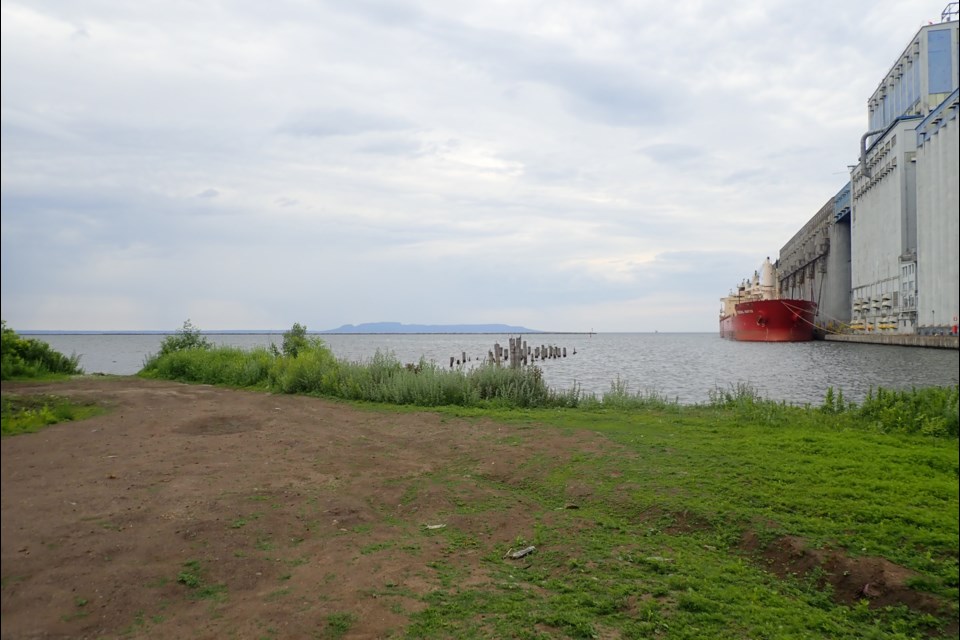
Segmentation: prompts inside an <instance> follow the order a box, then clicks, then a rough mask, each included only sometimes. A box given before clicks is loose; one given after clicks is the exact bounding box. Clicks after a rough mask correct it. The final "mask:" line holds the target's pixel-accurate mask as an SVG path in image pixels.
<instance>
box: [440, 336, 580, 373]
mask: <svg viewBox="0 0 960 640" xmlns="http://www.w3.org/2000/svg"><path fill="white" fill-rule="evenodd" d="M573 353H574V354H576V353H577V350H576V349H574V350H573ZM566 357H567V348H566V347H557V346H554V345H548V344H542V345H540V346H538V347H534V346H530V345H528V344H527V341H526V340H523V339H522V338H510V343H509V345H508V346H507V348H504V347H503V346H501V345H500V343H499V342H496V343H494V345H493V349H491V350H490V351H487V362H491V363H494V364H496V365H497V366H500V365H502V364H509V365H510V366H511V367H519V366H522V365H525V364H530V363H531V362H536V361H537V360H553V359H556V358H566ZM466 362H467V352H466V351H463V352H461V353H460V359H459V360H458V359H457V357H456V356H450V367H453V365H454V364H457V365H460V364H465V363H466Z"/></svg>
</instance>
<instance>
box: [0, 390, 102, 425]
mask: <svg viewBox="0 0 960 640" xmlns="http://www.w3.org/2000/svg"><path fill="white" fill-rule="evenodd" d="M103 411H104V410H103V408H101V407H98V406H96V405H93V404H80V403H76V402H73V401H71V400H69V399H67V398H61V397H58V396H50V395H16V394H11V393H4V394H3V398H2V399H0V431H2V433H3V435H4V436H13V435H19V434H22V433H34V432H36V431H39V430H41V429H43V428H45V427H48V426H50V425H52V424H57V423H59V422H72V421H77V420H86V419H87V418H92V417H93V416H96V415H99V414H101V413H103Z"/></svg>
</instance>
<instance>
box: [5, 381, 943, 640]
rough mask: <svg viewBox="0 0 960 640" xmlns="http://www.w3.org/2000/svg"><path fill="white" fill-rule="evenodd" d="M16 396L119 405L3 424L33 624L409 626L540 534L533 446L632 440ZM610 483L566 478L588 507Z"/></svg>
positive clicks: (23, 615)
mask: <svg viewBox="0 0 960 640" xmlns="http://www.w3.org/2000/svg"><path fill="white" fill-rule="evenodd" d="M2 391H3V393H4V394H7V393H18V394H32V393H36V394H54V395H58V396H66V397H69V398H72V399H74V400H75V401H78V402H95V403H98V404H100V405H103V406H105V407H106V408H107V409H108V411H107V412H106V413H105V414H104V415H101V416H98V417H95V418H92V419H89V420H85V421H81V422H75V423H65V424H59V425H54V426H51V427H49V428H47V429H44V430H42V431H40V432H38V433H34V434H28V435H21V436H15V437H7V438H3V440H2V521H0V528H2V565H3V570H2V574H3V588H2V592H0V593H2V598H0V604H2V638H4V639H11V640H13V639H22V638H103V637H108V638H109V637H123V638H181V637H190V638H321V639H322V638H339V637H350V638H383V637H391V636H397V635H400V634H402V632H403V630H404V629H405V628H407V627H408V625H409V624H410V622H411V615H412V614H414V613H416V612H417V611H420V610H422V609H423V608H424V607H425V606H426V605H425V604H424V601H423V596H424V595H427V594H429V593H430V592H432V591H434V590H436V589H438V588H448V587H449V586H450V584H449V583H450V581H451V580H456V582H457V585H459V586H479V585H483V584H488V583H489V582H490V580H491V577H490V576H488V575H487V574H486V572H485V566H489V565H485V564H484V563H483V562H481V559H482V557H484V556H489V554H491V553H493V552H496V554H497V555H496V556H495V557H500V554H502V553H503V552H505V551H506V550H507V549H509V548H510V547H512V546H513V545H516V544H520V542H521V541H522V540H530V539H531V537H532V536H533V534H534V530H535V525H536V521H535V514H538V513H539V514H541V516H542V512H543V509H542V505H539V504H526V503H525V502H524V498H523V497H518V496H522V495H523V493H522V492H518V491H514V490H511V489H513V488H516V487H522V486H524V485H525V483H526V482H527V481H528V480H529V478H527V477H526V476H524V475H523V474H524V473H531V471H524V470H523V467H524V463H525V462H528V461H530V460H534V459H539V460H545V461H549V462H550V463H551V465H558V466H562V465H564V464H565V462H566V461H568V460H569V459H570V458H571V457H573V456H576V455H579V454H580V453H581V452H584V451H587V452H600V451H601V450H606V451H609V449H610V448H611V447H616V446H617V445H615V444H614V443H613V442H611V441H610V440H608V439H606V438H604V437H603V436H600V435H598V434H595V433H591V432H587V431H582V432H575V433H571V432H566V431H564V430H561V429H538V428H532V427H529V426H524V425H513V426H508V425H502V424H496V423H493V422H491V421H489V420H461V419H453V418H448V417H444V416H441V415H438V414H436V413H431V412H425V411H419V412H413V411H410V412H403V411H395V410H394V411H384V412H380V411H376V410H372V409H371V410H364V409H358V408H356V407H352V406H348V405H345V404H339V403H336V402H332V401H327V400H322V399H317V398H309V397H304V396H286V395H280V396H278V395H271V394H266V393H255V392H249V391H232V390H229V389H223V388H217V387H212V386H207V385H185V384H179V383H173V382H161V381H149V380H141V379H139V378H135V377H130V378H102V377H83V378H76V379H74V380H71V381H68V382H57V383H3V385H2ZM498 487H506V489H500V488H498ZM590 492H591V490H590V488H589V487H586V486H581V485H578V484H577V483H570V484H568V486H567V487H566V494H567V496H568V498H569V499H570V500H571V501H574V502H579V501H583V500H589V499H591V497H590ZM656 515H657V514H652V515H651V517H656ZM661 515H662V514H661ZM672 515H673V516H674V521H675V522H676V523H677V525H676V526H677V527H679V528H680V529H683V528H684V527H689V528H693V529H695V528H696V527H697V526H698V523H697V522H696V521H694V520H689V518H686V514H685V513H680V514H672ZM438 525H443V528H439V527H438ZM461 532H466V533H463V534H462V535H461ZM458 536H460V537H458ZM751 536H752V534H751V533H750V532H747V534H746V538H745V539H744V541H743V544H742V547H743V550H744V551H745V552H746V553H749V554H750V555H751V556H754V557H758V554H759V558H758V559H759V561H760V562H764V563H766V564H767V566H768V568H769V569H770V570H771V571H773V572H774V573H776V574H778V575H788V574H793V575H806V574H807V573H808V572H810V571H812V570H814V569H817V568H820V569H823V570H825V571H826V575H827V576H830V580H829V582H830V586H831V587H832V589H833V595H834V598H835V599H836V600H837V601H838V602H843V603H847V604H850V603H855V602H857V601H859V600H860V599H862V598H864V597H866V598H869V599H870V600H871V604H872V605H873V606H885V605H898V604H905V605H907V606H909V607H911V608H913V609H916V610H919V611H925V612H931V613H935V612H938V611H940V609H941V608H942V606H943V603H941V602H939V601H938V600H936V599H934V598H933V597H932V596H928V595H926V594H921V593H918V592H916V591H914V590H913V589H911V588H909V586H908V582H909V579H910V578H911V577H912V576H913V573H912V572H910V571H907V570H906V569H904V568H902V567H898V566H896V565H893V564H891V563H889V562H888V561H886V560H884V559H880V558H848V557H846V556H844V555H842V554H841V553H839V552H836V551H825V550H818V549H812V548H809V547H808V545H806V543H805V542H804V541H803V540H800V539H796V538H789V537H788V538H784V539H781V540H777V541H774V542H773V543H772V544H770V545H769V546H767V547H765V548H761V547H760V546H759V543H758V540H757V539H756V537H755V536H753V537H751ZM505 561H506V560H505ZM507 562H508V561H507ZM451 576H455V578H454V577H451ZM948 632H949V633H955V632H956V622H955V621H954V622H953V623H952V625H951V627H950V629H949V630H948Z"/></svg>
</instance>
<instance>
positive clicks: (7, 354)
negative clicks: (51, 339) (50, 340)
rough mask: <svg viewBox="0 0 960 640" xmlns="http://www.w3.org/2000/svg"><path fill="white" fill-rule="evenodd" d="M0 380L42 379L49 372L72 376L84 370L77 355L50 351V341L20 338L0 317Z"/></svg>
mask: <svg viewBox="0 0 960 640" xmlns="http://www.w3.org/2000/svg"><path fill="white" fill-rule="evenodd" d="M0 327H2V339H0V361H2V362H0V379H3V380H12V379H15V378H42V377H47V376H51V375H75V374H80V373H83V369H81V368H80V356H78V355H76V354H74V355H70V356H65V355H63V354H62V353H60V352H59V351H55V350H53V349H52V348H51V347H50V345H49V344H47V343H46V342H43V341H42V340H36V339H33V338H21V337H20V336H19V335H17V332H16V331H14V330H13V329H11V328H9V327H7V321H6V320H0Z"/></svg>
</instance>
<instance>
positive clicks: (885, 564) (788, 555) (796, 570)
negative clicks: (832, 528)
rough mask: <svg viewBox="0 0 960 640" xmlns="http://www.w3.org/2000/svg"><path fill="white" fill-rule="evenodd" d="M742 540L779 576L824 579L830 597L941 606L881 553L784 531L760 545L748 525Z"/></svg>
mask: <svg viewBox="0 0 960 640" xmlns="http://www.w3.org/2000/svg"><path fill="white" fill-rule="evenodd" d="M742 546H743V548H744V549H746V550H747V551H750V552H752V553H759V554H760V556H761V557H762V558H763V560H764V561H765V563H766V565H767V568H768V569H769V570H770V571H772V572H773V573H775V574H776V575H778V576H780V577H782V578H783V577H787V576H796V577H808V576H811V575H815V576H816V578H817V582H818V584H819V585H820V586H821V587H826V586H827V585H829V586H830V588H831V590H832V595H833V599H834V600H835V601H836V602H839V603H842V604H847V605H852V604H856V603H857V602H859V601H861V600H867V601H868V602H869V603H870V606H871V607H872V608H879V607H887V606H896V605H905V606H907V607H909V608H910V609H914V610H916V611H923V612H926V613H932V614H938V613H939V614H944V613H945V612H946V606H945V603H943V602H942V601H941V600H940V599H938V598H936V597H935V596H933V595H930V594H927V593H923V592H920V591H917V590H915V589H912V588H910V586H909V582H910V580H911V579H912V578H916V577H918V574H917V573H916V572H914V571H911V570H910V569H907V568H906V567H902V566H900V565H898V564H894V563H893V562H890V561H889V560H887V559H885V558H875V557H852V556H850V555H848V554H847V553H845V552H844V551H842V550H838V549H817V548H813V547H811V546H810V545H809V544H808V543H807V542H806V541H805V540H804V539H803V538H800V537H797V536H783V537H780V538H778V539H776V540H774V541H773V542H771V543H769V544H766V545H764V544H762V543H761V541H760V539H759V538H758V536H757V535H756V533H754V532H752V531H747V532H746V533H745V534H744V536H743V539H742ZM950 633H953V631H950Z"/></svg>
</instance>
